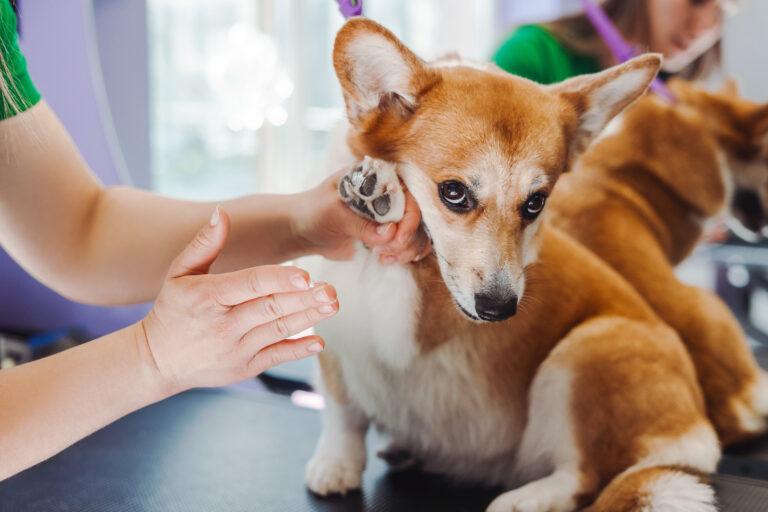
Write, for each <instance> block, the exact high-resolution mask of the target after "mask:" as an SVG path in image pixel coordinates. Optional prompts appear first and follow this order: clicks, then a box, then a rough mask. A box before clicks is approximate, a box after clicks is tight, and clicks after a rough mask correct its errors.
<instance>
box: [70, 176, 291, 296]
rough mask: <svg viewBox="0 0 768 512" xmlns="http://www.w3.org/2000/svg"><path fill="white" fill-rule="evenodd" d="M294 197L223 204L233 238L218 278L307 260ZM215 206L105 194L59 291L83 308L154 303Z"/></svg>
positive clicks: (129, 192) (126, 192)
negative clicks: (88, 304) (303, 257)
mask: <svg viewBox="0 0 768 512" xmlns="http://www.w3.org/2000/svg"><path fill="white" fill-rule="evenodd" d="M294 200H295V196H291V195H255V196H247V197H241V198H237V199H233V200H229V201H222V202H221V203H220V204H221V206H222V207H223V208H224V209H225V210H226V211H227V212H228V213H230V218H231V219H232V231H231V235H230V238H229V240H228V241H227V245H226V247H225V248H224V251H223V253H222V255H221V256H220V258H219V260H217V262H216V266H215V269H214V270H215V271H216V272H226V271H230V270H235V269H239V268H245V267H251V266H256V265H263V264H268V263H279V262H282V261H285V260H287V259H290V258H293V257H297V256H300V255H302V254H305V253H306V249H305V247H304V244H303V242H302V240H301V238H300V237H297V236H296V235H295V233H294V229H293V227H292V222H291V213H290V212H291V208H292V203H293V201H294ZM214 207H215V204H214V203H204V202H193V201H181V200H176V199H171V198H167V197H162V196H159V195H156V194H152V193H149V192H145V191H141V190H137V189H132V188H126V187H118V188H111V189H105V190H104V191H103V193H102V197H101V198H100V199H99V201H98V207H97V208H96V209H95V210H94V212H93V218H92V219H90V220H89V225H90V227H89V235H88V237H87V239H86V241H85V244H86V245H85V247H83V248H81V249H79V250H77V254H78V256H77V260H76V261H74V262H73V266H74V269H73V270H71V271H70V272H68V273H64V274H62V275H61V276H60V281H59V288H62V289H65V290H72V293H71V294H70V295H71V296H74V298H77V299H79V300H81V301H85V302H95V303H100V304H117V303H128V302H138V301H143V300H150V299H152V298H154V297H155V295H157V291H158V290H159V289H160V285H161V284H162V280H163V277H164V276H165V273H166V272H167V270H168V266H169V265H170V263H171V261H172V260H173V258H174V257H175V256H176V255H177V254H178V253H179V251H181V249H182V248H183V247H184V246H185V245H186V244H187V242H188V241H189V239H190V238H192V236H194V234H195V232H196V231H197V229H198V227H199V226H200V225H201V224H204V223H205V222H206V220H207V219H208V217H210V215H211V212H212V211H213V209H214Z"/></svg>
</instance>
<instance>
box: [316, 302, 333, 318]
mask: <svg viewBox="0 0 768 512" xmlns="http://www.w3.org/2000/svg"><path fill="white" fill-rule="evenodd" d="M317 310H318V311H319V312H320V313H322V314H324V315H330V314H331V313H335V312H336V305H335V304H323V305H322V306H319V307H318V308H317Z"/></svg>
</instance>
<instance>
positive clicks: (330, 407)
mask: <svg viewBox="0 0 768 512" xmlns="http://www.w3.org/2000/svg"><path fill="white" fill-rule="evenodd" d="M320 368H321V374H322V376H323V386H322V388H323V391H324V395H325V409H324V410H323V413H322V432H321V434H320V439H319V440H318V442H317V447H316V448H315V453H314V455H313V456H312V458H311V459H310V461H309V463H308V464H307V468H306V475H305V478H306V482H307V487H309V489H310V490H311V491H312V492H314V493H315V494H319V495H320V496H327V495H329V494H346V493H347V492H349V491H353V490H356V489H359V488H360V485H361V482H362V475H363V470H364V469H365V462H366V450H365V434H366V432H367V430H368V423H369V422H368V418H366V417H365V415H364V414H363V413H362V412H361V411H359V410H358V409H357V407H355V406H354V405H353V404H352V403H351V401H350V400H349V399H348V397H347V395H346V392H345V391H344V387H343V381H342V376H341V371H340V370H341V369H340V367H339V365H338V361H336V360H335V359H334V358H333V355H332V354H331V353H330V352H325V353H323V354H321V359H320Z"/></svg>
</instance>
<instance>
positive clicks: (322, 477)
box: [305, 456, 363, 496]
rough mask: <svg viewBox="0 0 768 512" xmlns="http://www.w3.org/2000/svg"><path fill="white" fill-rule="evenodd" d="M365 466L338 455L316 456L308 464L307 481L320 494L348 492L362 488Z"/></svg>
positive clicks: (313, 490) (310, 487)
mask: <svg viewBox="0 0 768 512" xmlns="http://www.w3.org/2000/svg"><path fill="white" fill-rule="evenodd" d="M362 476H363V468H361V467H360V464H359V463H356V462H354V461H349V460H345V459H342V458H338V457H327V456H315V457H312V459H311V460H310V461H309V463H308V464H307V470H306V475H305V478H306V482H307V487H308V488H309V490H310V491H312V492H313V493H315V494H318V495H320V496H328V495H330V494H342V495H344V494H347V493H348V492H350V491H354V490H357V489H360V485H361V482H362Z"/></svg>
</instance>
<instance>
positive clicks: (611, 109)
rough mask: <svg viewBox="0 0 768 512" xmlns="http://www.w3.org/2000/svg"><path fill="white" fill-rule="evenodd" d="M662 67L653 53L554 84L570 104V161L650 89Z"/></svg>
mask: <svg viewBox="0 0 768 512" xmlns="http://www.w3.org/2000/svg"><path fill="white" fill-rule="evenodd" d="M660 68H661V56H660V55H659V54H655V53H650V54H645V55H641V56H640V57H636V58H634V59H632V60H630V61H628V62H626V63H624V64H621V65H619V66H614V67H612V68H609V69H607V70H605V71H603V72H601V73H595V74H592V75H582V76H578V77H575V78H571V79H569V80H566V81H564V82H562V83H559V84H556V85H553V86H551V89H552V90H553V91H554V92H556V93H557V94H559V95H560V96H561V97H562V98H563V99H564V100H565V104H566V110H567V111H568V113H567V116H568V117H569V118H570V123H569V124H570V137H571V143H570V152H569V153H570V154H569V157H570V161H571V162H572V161H573V160H574V159H575V157H576V156H578V155H579V154H580V153H582V152H583V151H584V150H585V149H586V148H587V146H589V144H590V143H591V142H592V141H593V140H594V139H595V137H597V135H599V134H600V132H601V131H602V130H603V128H605V126H606V125H607V124H608V122H610V121H611V119H613V118H614V117H615V116H617V115H618V114H619V113H621V111H623V110H624V109H625V108H627V107H628V106H629V105H630V104H632V103H633V102H634V101H635V100H636V99H638V98H639V97H640V96H642V95H643V93H644V92H645V91H646V90H647V89H648V86H649V85H650V84H651V81H652V80H653V79H654V78H655V77H656V74H657V73H658V72H659V69H660Z"/></svg>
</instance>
